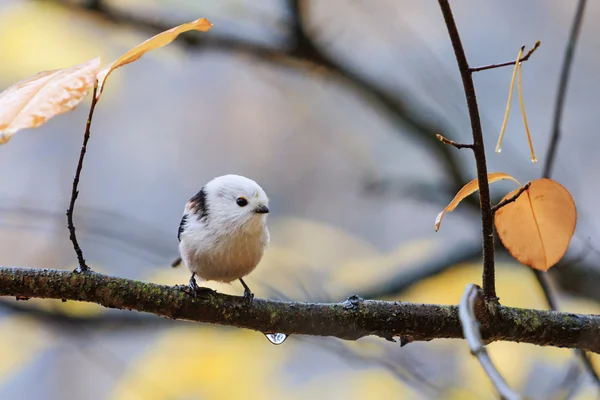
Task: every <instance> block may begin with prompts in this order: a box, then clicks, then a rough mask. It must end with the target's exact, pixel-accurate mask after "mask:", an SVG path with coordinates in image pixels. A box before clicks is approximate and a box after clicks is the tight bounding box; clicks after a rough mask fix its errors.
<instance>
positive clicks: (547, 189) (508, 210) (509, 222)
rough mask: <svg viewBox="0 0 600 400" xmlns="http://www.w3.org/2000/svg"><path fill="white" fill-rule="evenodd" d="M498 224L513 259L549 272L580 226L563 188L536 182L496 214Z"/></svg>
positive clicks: (575, 211)
mask: <svg viewBox="0 0 600 400" xmlns="http://www.w3.org/2000/svg"><path fill="white" fill-rule="evenodd" d="M516 193H517V191H516V190H515V191H513V192H511V193H509V194H507V195H506V196H505V197H504V198H505V199H508V198H510V197H512V196H514V195H515V194H516ZM495 223H496V229H497V230H498V236H500V240H502V243H503V244H504V246H505V247H506V248H507V249H508V251H509V252H510V254H512V256H513V257H515V258H516V259H517V260H519V262H521V263H522V264H525V265H528V266H530V267H532V268H535V269H538V270H542V271H546V270H548V269H549V268H550V267H552V266H553V265H554V264H556V263H557V262H558V261H559V260H560V259H561V258H562V257H563V255H564V254H565V252H566V251H567V248H568V247H569V242H570V241H571V237H572V236H573V233H574V232H575V225H576V224H577V209H576V208H575V202H574V201H573V198H572V197H571V194H570V193H569V192H568V191H567V189H565V188H564V187H563V186H562V185H561V184H559V183H558V182H556V181H553V180H551V179H537V180H535V181H532V182H531V186H529V189H527V190H526V191H524V192H523V193H522V194H521V195H520V196H519V197H518V198H517V200H516V201H515V202H513V203H510V204H507V205H506V206H504V207H502V208H501V209H499V210H498V211H497V212H496V215H495Z"/></svg>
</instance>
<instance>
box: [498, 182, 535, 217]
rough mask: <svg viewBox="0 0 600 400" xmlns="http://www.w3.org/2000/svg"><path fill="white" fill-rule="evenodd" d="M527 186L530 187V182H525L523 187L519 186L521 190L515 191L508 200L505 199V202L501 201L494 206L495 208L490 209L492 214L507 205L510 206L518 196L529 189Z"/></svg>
mask: <svg viewBox="0 0 600 400" xmlns="http://www.w3.org/2000/svg"><path fill="white" fill-rule="evenodd" d="M529 186H531V182H527V183H526V184H525V185H524V186H521V188H520V189H519V190H518V191H517V193H515V194H514V195H513V196H511V197H510V198H508V199H506V200H502V201H501V202H500V203H498V204H496V205H495V206H493V207H492V213H494V214H495V213H496V211H498V210H499V209H501V208H502V207H504V206H505V205H507V204H510V203H512V202H514V201H515V200H517V199H518V198H519V196H520V195H521V194H522V193H523V192H524V191H526V190H527V189H529Z"/></svg>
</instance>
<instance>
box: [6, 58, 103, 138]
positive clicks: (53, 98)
mask: <svg viewBox="0 0 600 400" xmlns="http://www.w3.org/2000/svg"><path fill="white" fill-rule="evenodd" d="M99 66H100V58H94V59H93V60H90V61H87V62H84V63H82V64H78V65H75V66H73V67H71V68H65V69H58V70H53V71H43V72H40V73H38V74H36V75H34V76H31V77H29V78H27V79H24V80H22V81H19V82H17V83H15V84H14V85H12V86H11V87H9V88H8V89H6V90H5V91H4V92H2V93H0V144H4V143H6V142H8V141H9V140H10V138H11V136H12V135H13V134H14V133H15V132H17V131H19V130H21V129H27V128H35V127H38V126H40V125H42V124H44V123H45V122H46V121H48V120H49V119H50V118H52V117H54V116H56V115H59V114H62V113H65V112H67V111H71V110H73V109H74V108H75V107H77V105H79V103H81V101H82V100H83V98H84V97H85V95H86V94H87V92H88V90H89V89H90V88H91V87H92V86H93V85H94V82H95V81H96V75H97V73H98V68H99Z"/></svg>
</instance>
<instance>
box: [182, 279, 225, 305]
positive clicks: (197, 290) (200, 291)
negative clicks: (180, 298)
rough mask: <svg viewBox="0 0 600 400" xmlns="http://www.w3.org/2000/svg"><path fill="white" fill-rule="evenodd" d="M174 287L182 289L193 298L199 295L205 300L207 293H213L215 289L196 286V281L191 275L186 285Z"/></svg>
mask: <svg viewBox="0 0 600 400" xmlns="http://www.w3.org/2000/svg"><path fill="white" fill-rule="evenodd" d="M175 287H176V288H177V289H179V290H182V291H183V292H185V293H186V294H189V295H191V296H194V298H195V299H197V298H198V297H200V298H201V299H203V300H206V299H207V298H208V295H210V294H212V293H215V291H214V290H213V289H211V288H207V287H205V286H198V283H197V282H196V280H195V279H194V278H193V277H192V278H190V282H189V284H188V285H187V286H186V285H181V286H180V285H176V286H175Z"/></svg>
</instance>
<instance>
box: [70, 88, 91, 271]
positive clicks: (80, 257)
mask: <svg viewBox="0 0 600 400" xmlns="http://www.w3.org/2000/svg"><path fill="white" fill-rule="evenodd" d="M97 91H98V81H96V83H95V84H94V92H93V93H92V104H91V105H90V112H89V114H88V118H87V121H86V123H85V133H84V134H83V144H82V145H81V152H80V153H79V161H78V162H77V169H76V170H75V176H74V177H73V189H72V190H71V201H70V202H69V208H68V209H67V227H68V228H69V239H71V242H72V243H73V249H75V253H76V254H77V262H78V263H79V266H78V267H77V269H76V271H77V272H88V271H90V267H88V265H87V264H86V262H85V259H84V258H83V251H82V250H81V247H80V246H79V242H78V241H77V235H75V225H74V224H73V211H74V209H75V201H76V200H77V196H79V190H78V189H77V186H78V185H79V178H80V177H81V169H82V168H83V159H84V158H85V152H86V150H87V142H88V140H89V139H90V128H91V126H92V117H93V115H94V109H95V108H96V103H97V102H98V100H97V99H96V92H97Z"/></svg>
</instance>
